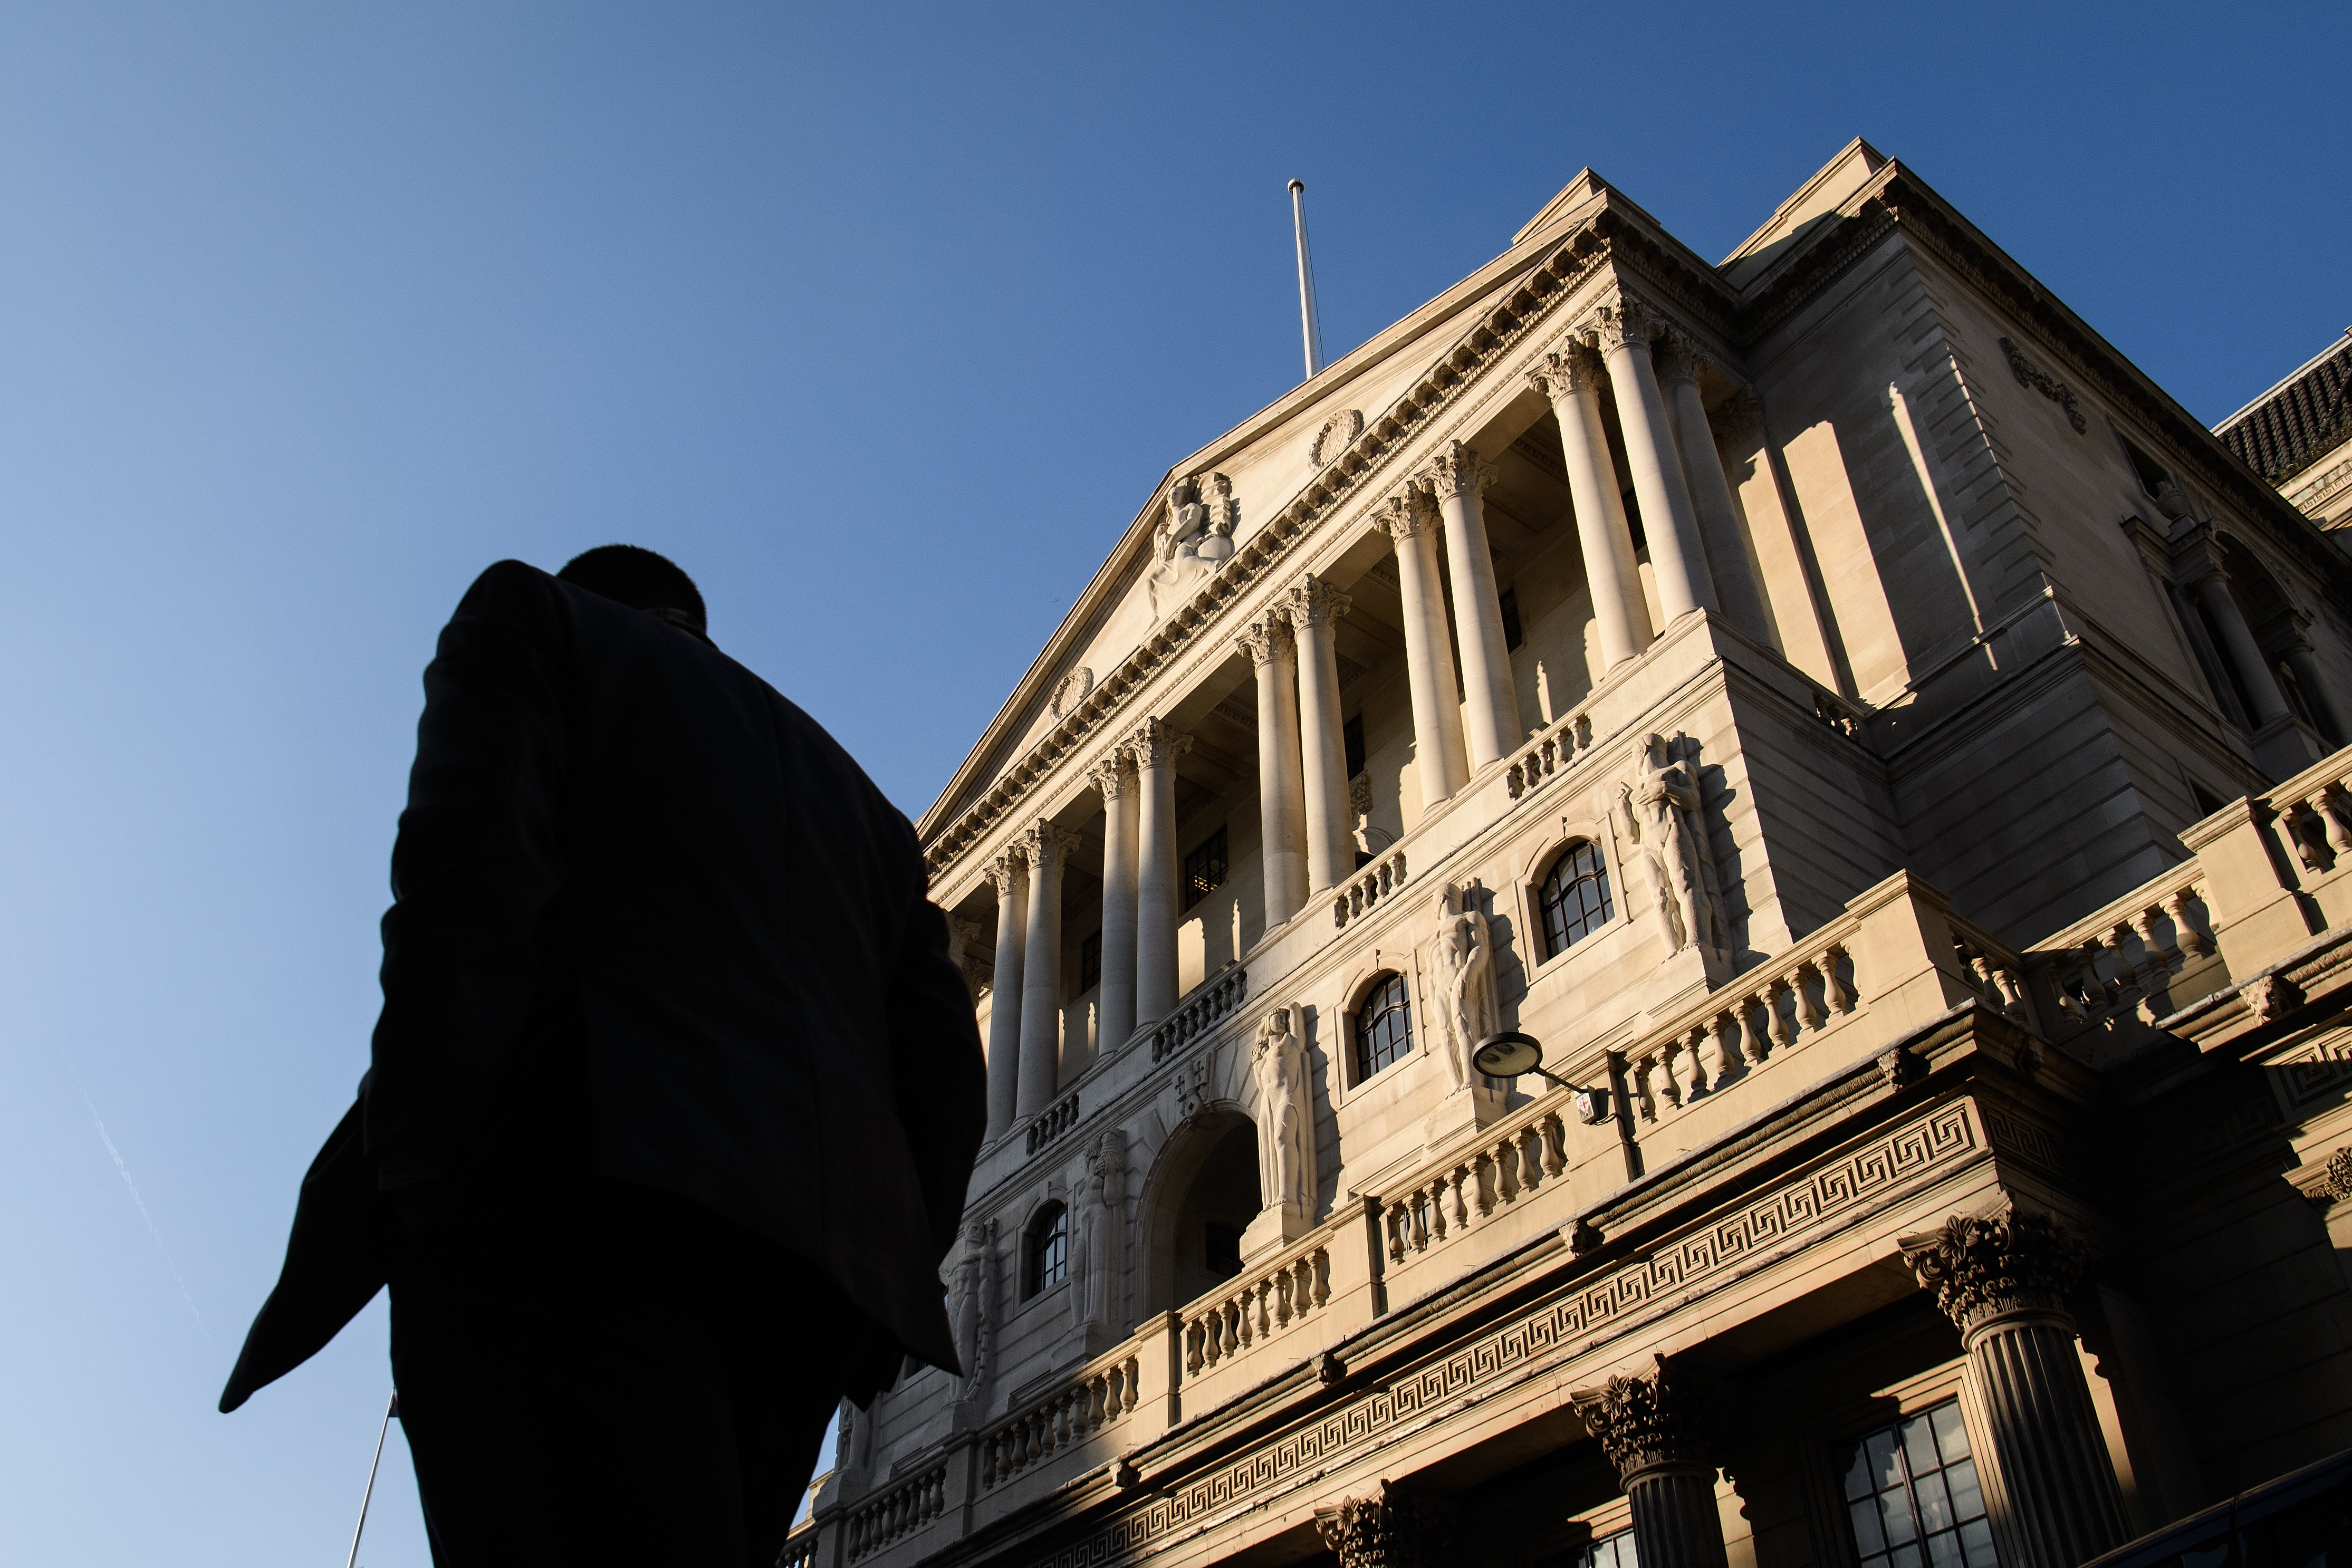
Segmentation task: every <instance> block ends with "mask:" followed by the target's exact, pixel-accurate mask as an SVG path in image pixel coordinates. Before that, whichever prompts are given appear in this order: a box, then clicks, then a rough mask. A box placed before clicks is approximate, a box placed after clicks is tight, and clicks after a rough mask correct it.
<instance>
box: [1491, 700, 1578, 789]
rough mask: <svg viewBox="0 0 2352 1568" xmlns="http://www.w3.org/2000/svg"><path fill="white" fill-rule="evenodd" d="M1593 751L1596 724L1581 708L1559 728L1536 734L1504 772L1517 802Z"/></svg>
mask: <svg viewBox="0 0 2352 1568" xmlns="http://www.w3.org/2000/svg"><path fill="white" fill-rule="evenodd" d="M1591 749H1592V720H1591V716H1588V715H1587V714H1586V713H1585V712H1584V710H1583V709H1581V708H1579V709H1578V710H1577V711H1576V712H1574V713H1572V714H1570V715H1569V716H1567V717H1566V718H1564V719H1561V720H1560V721H1559V723H1558V724H1555V725H1553V726H1551V727H1549V728H1547V729H1541V730H1538V731H1537V732H1536V737H1535V738H1534V739H1533V740H1532V741H1530V742H1529V743H1528V748H1527V749H1526V750H1525V751H1522V752H1520V753H1519V755H1518V756H1517V757H1516V758H1512V760H1511V765H1510V767H1508V768H1505V769H1504V770H1503V786H1504V788H1505V789H1508V790H1509V791H1510V792H1511V799H1512V800H1513V801H1515V802H1516V801H1517V800H1522V799H1524V798H1525V797H1526V796H1528V795H1530V794H1532V793H1534V791H1535V790H1536V789H1537V787H1538V786H1539V785H1541V784H1542V783H1543V781H1544V780H1545V779H1549V778H1550V777H1551V776H1552V775H1553V774H1555V773H1558V772H1559V770H1560V769H1561V768H1566V767H1568V766H1569V765H1570V763H1571V762H1573V761H1575V759H1576V758H1579V757H1580V756H1582V755H1583V754H1584V753H1586V752H1588V751H1590V750H1591Z"/></svg>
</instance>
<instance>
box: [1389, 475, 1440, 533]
mask: <svg viewBox="0 0 2352 1568" xmlns="http://www.w3.org/2000/svg"><path fill="white" fill-rule="evenodd" d="M1378 516H1379V517H1380V519H1381V527H1383V528H1387V529H1388V531H1389V536H1390V537H1391V538H1397V539H1409V538H1412V537H1413V536H1414V535H1415V534H1425V533H1428V532H1429V531H1430V530H1431V529H1433V528H1436V527H1437V503H1436V501H1434V500H1433V499H1432V498H1431V497H1430V494H1429V492H1428V491H1427V490H1425V489H1423V487H1422V486H1420V485H1418V484H1412V485H1407V486H1405V487H1404V488H1403V489H1402V490H1400V491H1398V492H1397V493H1396V494H1395V495H1393V496H1391V497H1389V498H1388V499H1387V500H1386V501H1383V502H1382V503H1381V509H1380V511H1379V513H1378Z"/></svg>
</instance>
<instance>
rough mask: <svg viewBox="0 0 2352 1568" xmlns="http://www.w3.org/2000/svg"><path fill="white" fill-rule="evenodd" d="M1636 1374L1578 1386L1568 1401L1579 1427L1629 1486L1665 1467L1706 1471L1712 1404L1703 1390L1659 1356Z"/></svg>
mask: <svg viewBox="0 0 2352 1568" xmlns="http://www.w3.org/2000/svg"><path fill="white" fill-rule="evenodd" d="M1653 1361H1654V1366H1653V1369H1652V1370H1651V1371H1649V1372H1647V1373H1644V1374H1642V1375H1636V1376H1627V1375H1622V1374H1620V1375H1617V1376H1614V1377H1612V1378H1611V1379H1610V1380H1609V1381H1608V1382H1606V1383H1604V1384H1602V1385H1601V1386H1600V1387H1598V1388H1580V1389H1576V1390H1574V1391H1572V1392H1571V1393H1570V1395H1569V1398H1570V1400H1571V1401H1572V1402H1573V1403H1574V1404H1575V1406H1576V1413H1577V1414H1578V1415H1579V1416H1582V1417H1583V1418H1584V1426H1585V1429H1586V1430H1587V1431H1589V1432H1591V1434H1592V1435H1593V1437H1596V1438H1598V1439H1599V1440H1600V1443H1601V1452H1602V1453H1604V1454H1606V1455H1608V1456H1609V1462H1610V1463H1611V1464H1612V1465H1614V1466H1615V1467H1616V1469H1617V1476H1618V1479H1620V1480H1621V1481H1622V1482H1624V1483H1626V1484H1628V1485H1630V1484H1632V1483H1633V1481H1634V1480H1635V1479H1638V1478H1639V1477H1640V1476H1641V1475H1642V1474H1643V1472H1644V1471H1648V1470H1655V1469H1663V1468H1665V1467H1668V1466H1672V1467H1675V1468H1678V1469H1699V1470H1712V1469H1714V1463H1713V1460H1712V1458H1710V1455H1711V1452H1712V1449H1713V1445H1714V1441H1715V1431H1716V1426H1715V1411H1714V1401H1713V1399H1712V1397H1711V1396H1710V1393H1709V1391H1708V1390H1706V1389H1705V1388H1703V1387H1701V1386H1699V1385H1696V1383H1695V1382H1694V1381H1693V1380H1692V1379H1691V1378H1689V1377H1688V1376H1687V1375H1685V1374H1683V1373H1681V1372H1679V1371H1677V1370H1676V1369H1675V1367H1674V1365H1673V1364H1672V1363H1670V1362H1668V1361H1667V1360H1666V1358H1665V1357H1664V1356H1663V1355H1661V1356H1655V1357H1654V1358H1653Z"/></svg>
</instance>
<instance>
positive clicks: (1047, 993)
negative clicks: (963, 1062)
mask: <svg viewBox="0 0 2352 1568" xmlns="http://www.w3.org/2000/svg"><path fill="white" fill-rule="evenodd" d="M1021 847H1022V850H1023V852H1024V853H1025V854H1027V855H1028V857H1029V935H1028V937H1027V939H1026V941H1025V944H1024V946H1026V948H1027V953H1026V956H1025V958H1024V963H1023V965H1022V980H1021V1085H1020V1092H1019V1093H1018V1094H1017V1095H1016V1096H1015V1102H1016V1109H1015V1111H1014V1116H1015V1118H1016V1119H1023V1118H1026V1117H1030V1116H1034V1115H1035V1114H1036V1113H1038V1112H1040V1111H1043V1110H1044V1109H1045V1107H1047V1106H1048V1105H1051V1104H1052V1103H1054V1091H1055V1089H1056V1088H1058V1087H1059V1086H1060V1085H1059V1080H1060V1076H1061V1054H1062V865H1063V862H1065V861H1066V860H1067V859H1068V853H1069V835H1067V834H1066V833H1064V832H1063V831H1061V830H1059V829H1058V828H1055V826H1054V825H1053V824H1052V823H1050V822H1039V823H1037V824H1036V825H1035V826H1034V827H1033V828H1031V829H1030V830H1029V831H1028V832H1026V833H1024V835H1022V843H1021Z"/></svg>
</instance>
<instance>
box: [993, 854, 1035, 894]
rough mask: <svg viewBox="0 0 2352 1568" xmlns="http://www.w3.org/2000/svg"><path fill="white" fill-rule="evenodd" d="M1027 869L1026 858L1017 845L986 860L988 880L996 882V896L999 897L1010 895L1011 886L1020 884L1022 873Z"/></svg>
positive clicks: (1011, 892)
mask: <svg viewBox="0 0 2352 1568" xmlns="http://www.w3.org/2000/svg"><path fill="white" fill-rule="evenodd" d="M1028 869H1029V862H1028V859H1027V857H1026V856H1024V854H1023V853H1022V852H1021V851H1020V849H1019V848H1018V847H1017V846H1016V847H1015V848H1013V849H1009V850H1006V851H1005V852H1003V854H1001V855H998V856H997V857H996V858H995V859H993V860H992V861H990V862H988V880H989V881H991V882H992V883H995V884H996V896H997V897H999V898H1010V897H1012V896H1013V888H1015V887H1016V886H1018V885H1019V884H1020V882H1021V878H1022V875H1023V874H1024V873H1026V872H1027V871H1028Z"/></svg>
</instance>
